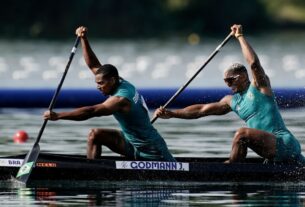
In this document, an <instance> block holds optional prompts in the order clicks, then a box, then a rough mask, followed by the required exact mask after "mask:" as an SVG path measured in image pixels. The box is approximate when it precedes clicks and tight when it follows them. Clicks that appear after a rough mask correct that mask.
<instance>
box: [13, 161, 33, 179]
mask: <svg viewBox="0 0 305 207" xmlns="http://www.w3.org/2000/svg"><path fill="white" fill-rule="evenodd" d="M33 164H34V162H28V163H26V164H24V165H22V167H21V168H20V169H19V171H18V174H17V176H16V177H17V178H18V177H20V176H22V175H25V174H28V173H30V171H31V169H32V166H33Z"/></svg>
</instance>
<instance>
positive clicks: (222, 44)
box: [150, 33, 232, 124]
mask: <svg viewBox="0 0 305 207" xmlns="http://www.w3.org/2000/svg"><path fill="white" fill-rule="evenodd" d="M231 37H232V34H231V33H230V34H229V35H228V36H227V37H226V38H225V39H224V41H223V42H222V43H221V44H220V45H218V47H217V48H216V49H215V50H214V52H213V53H212V54H211V55H210V56H209V57H208V59H207V60H206V61H205V63H204V64H203V65H202V66H201V67H200V68H199V69H198V70H197V72H196V73H195V74H194V75H193V76H192V77H191V78H190V79H189V80H188V81H187V82H186V83H185V84H184V85H183V86H181V87H180V88H179V90H178V91H177V92H176V93H175V94H174V95H173V96H172V97H171V98H170V99H169V100H168V101H167V102H166V103H165V104H164V106H163V108H166V107H167V106H168V105H169V104H170V103H172V102H173V101H174V100H175V99H176V98H177V97H178V95H179V94H180V93H181V92H182V91H183V90H184V89H185V88H186V87H187V86H188V85H189V84H190V83H191V82H192V81H193V80H194V78H195V77H196V76H197V75H198V74H199V73H200V72H201V71H202V69H203V68H204V67H205V66H206V65H207V64H208V63H209V62H210V61H211V60H212V59H213V57H214V56H215V55H216V54H217V53H218V52H219V50H220V48H222V47H223V46H224V45H225V44H226V43H227V42H228V41H229V40H230V38H231ZM157 119H158V117H157V116H155V117H154V118H153V119H152V120H151V121H150V122H151V123H152V124H153V123H154V122H155V121H156V120H157Z"/></svg>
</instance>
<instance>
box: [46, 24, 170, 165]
mask: <svg viewBox="0 0 305 207" xmlns="http://www.w3.org/2000/svg"><path fill="white" fill-rule="evenodd" d="M87 31H88V30H87V28H86V27H83V26H81V27H79V28H77V29H76V35H77V36H79V37H80V38H81V44H82V49H83V57H84V59H85V62H86V64H87V66H88V67H89V69H90V70H91V71H92V72H93V74H94V76H95V82H96V84H97V89H98V90H100V91H101V92H102V93H103V94H104V95H106V96H109V97H108V98H107V99H106V100H105V101H104V102H103V103H100V104H97V105H93V106H85V107H81V108H77V109H75V110H73V111H68V112H54V111H46V112H45V113H44V118H45V119H49V120H52V121H56V120H59V119H65V120H74V121H83V120H87V119H90V118H93V117H100V116H109V115H113V116H114V117H115V118H116V119H117V121H118V122H119V124H120V127H121V130H116V129H102V128H94V129H91V131H90V132H89V135H88V141H87V157H88V158H89V159H96V158H99V157H100V156H101V154H102V146H106V147H108V148H109V149H111V150H112V151H113V152H116V153H119V154H121V155H123V156H126V157H128V158H130V159H134V160H158V161H171V162H174V161H175V159H174V158H173V156H172V155H171V153H170V152H169V150H168V148H167V145H166V143H165V141H164V139H163V138H162V137H161V135H160V134H159V133H158V131H157V130H156V129H155V128H154V127H153V126H152V124H151V123H150V119H149V114H148V109H147V107H146V104H145V101H144V99H143V97H142V96H141V95H140V94H139V93H138V92H137V90H136V88H135V87H134V86H133V85H132V84H131V83H129V82H128V81H126V80H124V79H123V78H121V77H120V76H119V73H118V70H117V68H116V67H115V66H113V65H111V64H101V63H100V61H99V60H98V58H97V57H96V55H95V53H94V52H93V51H92V49H91V47H90V44H89V41H88V38H87Z"/></svg>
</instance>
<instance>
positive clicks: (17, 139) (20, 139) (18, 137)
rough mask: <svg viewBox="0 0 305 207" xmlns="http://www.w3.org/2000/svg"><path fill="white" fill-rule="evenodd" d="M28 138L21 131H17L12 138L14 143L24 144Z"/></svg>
mask: <svg viewBox="0 0 305 207" xmlns="http://www.w3.org/2000/svg"><path fill="white" fill-rule="evenodd" d="M28 138H29V136H28V134H27V133H26V132H25V131H23V130H19V131H17V132H16V133H15V134H14V136H13V139H14V142H15V143H24V142H26V141H27V140H28Z"/></svg>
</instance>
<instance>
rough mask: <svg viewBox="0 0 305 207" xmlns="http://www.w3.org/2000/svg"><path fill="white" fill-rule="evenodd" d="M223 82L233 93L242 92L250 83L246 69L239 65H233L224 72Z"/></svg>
mask: <svg viewBox="0 0 305 207" xmlns="http://www.w3.org/2000/svg"><path fill="white" fill-rule="evenodd" d="M224 81H225V83H226V84H227V86H228V87H230V88H231V90H232V91H233V92H234V93H238V92H242V91H244V90H245V89H246V88H247V87H248V85H249V83H250V80H249V76H248V72H247V69H246V67H245V66H244V65H242V64H239V63H234V64H233V65H231V66H230V67H229V68H228V69H226V70H225V72H224Z"/></svg>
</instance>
